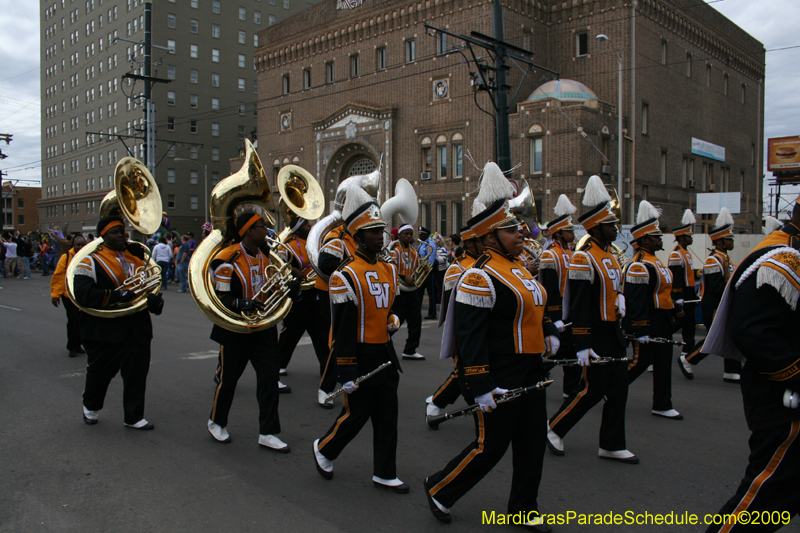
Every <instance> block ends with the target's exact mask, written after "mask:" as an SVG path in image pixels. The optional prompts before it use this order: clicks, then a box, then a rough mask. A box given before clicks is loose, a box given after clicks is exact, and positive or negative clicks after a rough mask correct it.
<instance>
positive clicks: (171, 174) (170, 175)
mask: <svg viewBox="0 0 800 533" xmlns="http://www.w3.org/2000/svg"><path fill="white" fill-rule="evenodd" d="M167 183H175V169H174V168H168V169H167Z"/></svg>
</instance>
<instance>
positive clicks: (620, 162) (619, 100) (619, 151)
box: [596, 33, 633, 222]
mask: <svg viewBox="0 0 800 533" xmlns="http://www.w3.org/2000/svg"><path fill="white" fill-rule="evenodd" d="M596 38H597V40H598V41H609V42H610V43H611V46H613V47H614V53H615V54H617V71H618V75H619V78H618V82H617V93H618V94H617V194H618V195H619V196H620V198H619V211H620V216H622V214H623V213H624V212H625V210H624V209H622V201H623V200H624V198H625V195H624V194H623V191H622V165H623V157H622V56H621V55H619V51H617V45H615V44H614V41H613V40H611V37H609V36H608V35H606V34H604V33H601V34H600V35H598V36H597V37H596ZM631 193H633V191H631ZM631 198H633V195H632V194H631ZM620 222H621V221H620Z"/></svg>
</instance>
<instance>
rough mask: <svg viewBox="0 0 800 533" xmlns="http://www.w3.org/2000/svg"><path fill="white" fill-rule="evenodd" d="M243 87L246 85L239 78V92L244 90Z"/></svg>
mask: <svg viewBox="0 0 800 533" xmlns="http://www.w3.org/2000/svg"><path fill="white" fill-rule="evenodd" d="M245 85H246V82H245V79H244V78H239V83H238V87H239V90H240V91H244V90H245Z"/></svg>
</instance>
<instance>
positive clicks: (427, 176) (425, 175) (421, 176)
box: [419, 172, 431, 181]
mask: <svg viewBox="0 0 800 533" xmlns="http://www.w3.org/2000/svg"><path fill="white" fill-rule="evenodd" d="M419 179H421V180H422V181H426V180H429V179H431V173H430V172H420V174H419Z"/></svg>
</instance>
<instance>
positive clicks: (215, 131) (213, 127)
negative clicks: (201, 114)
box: [211, 122, 219, 137]
mask: <svg viewBox="0 0 800 533" xmlns="http://www.w3.org/2000/svg"><path fill="white" fill-rule="evenodd" d="M211 136H212V137H219V123H218V122H212V123H211Z"/></svg>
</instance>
